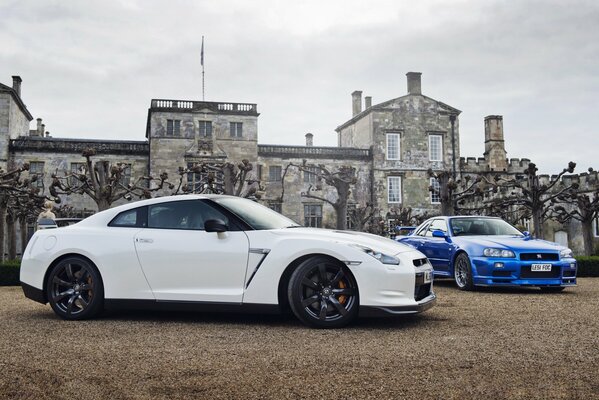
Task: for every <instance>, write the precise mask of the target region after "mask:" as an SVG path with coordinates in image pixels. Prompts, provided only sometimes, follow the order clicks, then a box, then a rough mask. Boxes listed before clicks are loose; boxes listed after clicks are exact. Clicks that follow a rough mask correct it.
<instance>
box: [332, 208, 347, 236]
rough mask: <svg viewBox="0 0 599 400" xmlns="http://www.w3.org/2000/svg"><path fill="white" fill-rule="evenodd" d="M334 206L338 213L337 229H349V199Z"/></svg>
mask: <svg viewBox="0 0 599 400" xmlns="http://www.w3.org/2000/svg"><path fill="white" fill-rule="evenodd" d="M334 208H335V213H336V214H337V229H339V230H342V231H344V230H346V229H347V201H345V202H343V204H340V202H338V203H337V205H336V206H335V207H334Z"/></svg>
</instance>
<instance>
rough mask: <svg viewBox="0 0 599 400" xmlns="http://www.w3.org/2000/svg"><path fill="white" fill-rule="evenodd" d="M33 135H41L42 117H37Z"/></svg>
mask: <svg viewBox="0 0 599 400" xmlns="http://www.w3.org/2000/svg"><path fill="white" fill-rule="evenodd" d="M35 136H42V119H41V118H38V119H37V130H36V135H35Z"/></svg>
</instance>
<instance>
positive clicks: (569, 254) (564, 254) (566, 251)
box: [559, 249, 574, 258]
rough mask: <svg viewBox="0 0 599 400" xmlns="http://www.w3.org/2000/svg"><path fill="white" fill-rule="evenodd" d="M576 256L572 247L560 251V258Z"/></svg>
mask: <svg viewBox="0 0 599 400" xmlns="http://www.w3.org/2000/svg"><path fill="white" fill-rule="evenodd" d="M572 257H574V255H573V254H572V250H570V249H563V250H562V251H560V252H559V258H572Z"/></svg>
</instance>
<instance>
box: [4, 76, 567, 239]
mask: <svg viewBox="0 0 599 400" xmlns="http://www.w3.org/2000/svg"><path fill="white" fill-rule="evenodd" d="M406 75H407V93H406V94H405V95H402V96H400V97H397V98H395V99H391V100H387V101H384V102H382V103H379V104H374V105H373V104H372V98H371V97H365V98H364V99H363V98H362V92H361V91H354V92H353V93H352V95H351V96H352V97H351V109H352V115H351V117H350V118H349V119H348V120H347V121H345V122H343V123H341V124H339V125H338V127H337V128H336V132H337V135H338V146H337V147H318V146H313V145H312V143H313V141H312V139H313V136H312V134H311V133H307V134H305V139H306V143H305V145H303V146H287V145H277V144H260V143H259V140H258V117H259V113H258V108H257V105H256V104H240V103H217V102H206V101H188V100H172V99H170V100H169V99H153V100H151V102H150V108H149V109H148V117H147V125H146V132H145V140H139V141H128V140H102V139H97V140H89V139H64V138H56V137H52V136H50V135H49V134H48V133H47V132H46V131H45V126H44V125H43V124H42V120H41V119H40V118H38V119H37V125H36V127H35V129H32V130H30V122H31V121H32V120H33V117H32V115H31V114H30V111H29V110H28V109H27V107H26V106H25V103H24V102H23V99H22V97H21V84H22V81H21V78H20V77H18V76H13V83H12V86H8V85H3V84H0V165H1V166H2V167H3V168H6V166H7V165H11V164H12V165H16V164H19V163H23V162H29V163H30V173H32V174H38V176H41V177H43V180H40V181H39V182H38V184H39V185H40V186H41V185H44V186H45V187H48V185H49V183H50V176H51V174H52V173H58V174H60V173H61V172H62V173H64V171H76V170H77V169H78V168H79V166H80V165H81V163H83V162H84V161H85V159H84V158H83V157H82V155H81V152H82V150H83V149H84V148H87V147H94V148H96V149H97V153H98V155H97V156H96V159H107V160H110V161H114V162H117V161H118V162H124V163H126V164H129V166H130V167H129V168H128V174H129V175H130V176H131V177H137V176H142V175H153V176H158V175H159V174H160V173H162V172H167V173H168V174H169V176H170V177H177V176H178V174H177V170H178V168H179V167H185V166H187V165H190V164H193V163H194V162H198V161H225V160H228V161H231V162H234V163H237V162H240V161H241V160H242V159H247V160H249V161H250V162H251V163H252V164H253V165H254V166H255V168H254V171H253V174H254V177H255V178H256V179H258V180H259V181H260V182H261V184H262V186H263V187H264V188H265V194H264V196H262V199H261V202H263V204H265V205H267V206H269V207H271V208H273V209H276V210H277V211H279V212H281V213H283V214H285V215H286V216H288V217H290V218H291V219H294V220H296V221H297V222H299V223H301V224H304V225H309V226H319V227H334V225H335V216H334V212H333V209H332V207H331V206H330V205H329V204H328V203H326V202H323V201H321V200H315V199H313V198H307V197H305V196H302V193H305V192H306V191H307V190H308V187H309V186H310V185H313V184H315V179H314V178H315V176H314V175H313V174H311V173H309V172H300V171H298V170H291V171H289V173H287V174H285V176H283V174H284V171H285V168H286V166H287V165H288V164H289V163H294V164H302V163H303V162H304V160H305V163H306V165H307V166H310V165H324V166H326V168H328V169H330V170H336V169H337V168H338V167H340V166H344V165H350V166H352V167H354V168H355V170H356V176H357V182H356V184H355V185H354V187H353V190H352V193H351V196H350V207H352V206H364V205H365V204H366V203H371V204H373V205H374V206H375V207H377V208H378V209H379V210H380V213H381V216H383V217H384V218H387V219H393V218H394V214H395V213H396V212H397V210H398V209H399V208H401V207H411V208H412V209H413V210H414V212H425V211H428V212H432V211H434V210H438V209H439V205H438V204H439V199H438V198H435V196H433V195H432V194H431V192H430V191H429V186H430V185H434V184H435V182H434V179H433V180H431V178H429V177H428V175H427V170H428V169H429V168H432V169H433V170H435V171H442V170H448V171H454V172H456V173H457V174H460V173H468V172H477V171H489V172H494V171H496V172H503V173H511V174H513V173H520V172H522V171H523V170H524V169H525V168H526V166H527V164H528V163H529V160H527V159H510V160H508V159H507V156H506V150H505V144H504V137H503V121H502V117H501V116H488V117H486V118H485V120H484V141H485V153H484V157H482V158H471V157H467V158H464V157H460V140H459V139H460V132H459V116H460V113H461V111H460V110H458V109H457V108H454V107H452V106H449V105H447V104H445V103H442V102H440V101H438V100H435V99H432V98H430V97H427V96H425V95H424V94H423V93H422V85H421V74H420V73H418V72H409V73H407V74H406ZM290 169H293V168H290ZM283 187H284V196H283V199H282V201H281V194H282V190H283ZM316 187H317V190H318V196H319V197H324V198H327V199H331V200H333V201H334V200H335V196H336V194H335V191H334V189H332V188H331V187H328V186H326V185H316ZM64 203H65V204H70V205H72V206H73V207H75V208H76V209H78V210H80V211H81V214H89V213H93V212H94V211H95V209H94V208H95V203H93V201H91V200H90V199H89V198H85V197H82V196H75V195H74V196H71V198H65V199H64ZM570 236H571V235H570ZM550 239H553V238H550Z"/></svg>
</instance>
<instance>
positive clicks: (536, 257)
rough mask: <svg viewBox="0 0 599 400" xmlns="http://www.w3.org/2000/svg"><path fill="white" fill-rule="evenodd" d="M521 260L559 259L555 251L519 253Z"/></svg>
mask: <svg viewBox="0 0 599 400" xmlns="http://www.w3.org/2000/svg"><path fill="white" fill-rule="evenodd" d="M520 260H522V261H559V254H557V253H520Z"/></svg>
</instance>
